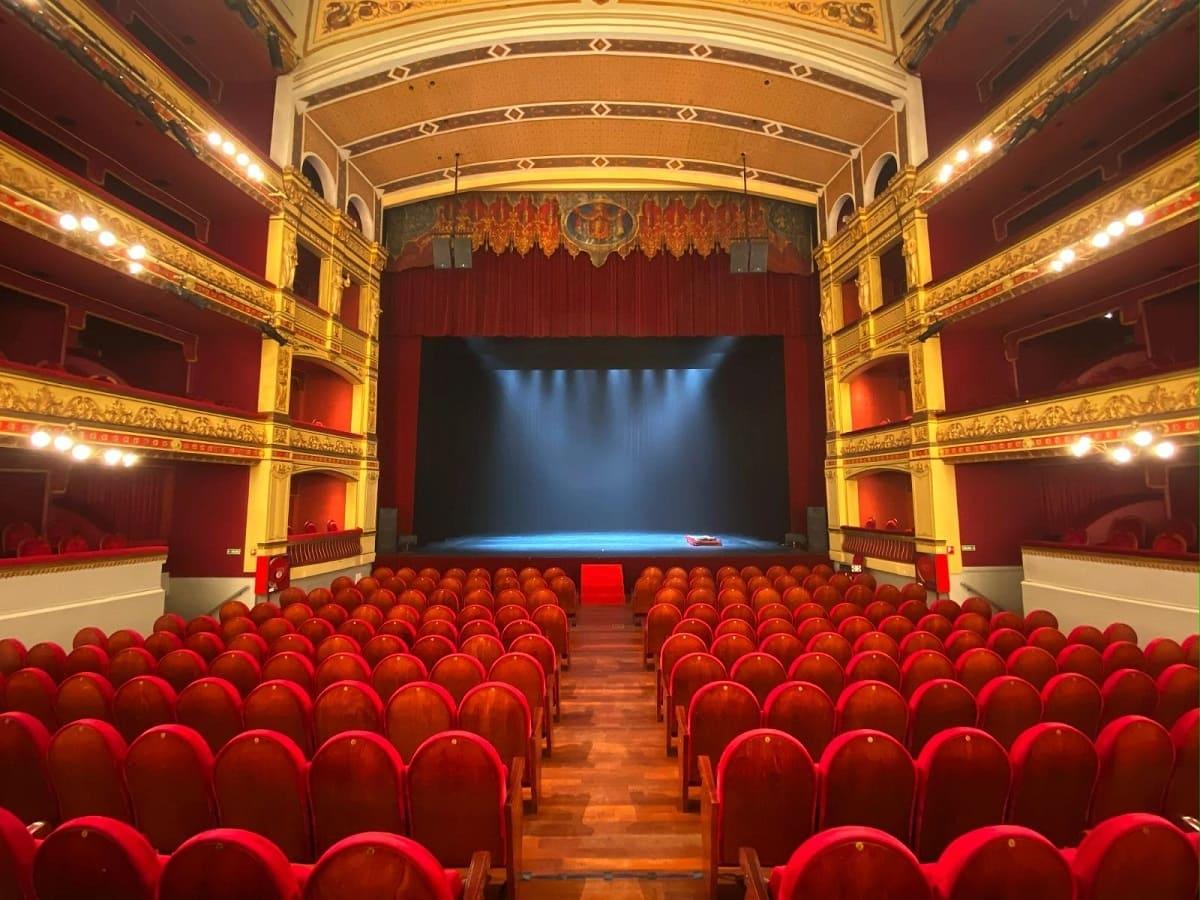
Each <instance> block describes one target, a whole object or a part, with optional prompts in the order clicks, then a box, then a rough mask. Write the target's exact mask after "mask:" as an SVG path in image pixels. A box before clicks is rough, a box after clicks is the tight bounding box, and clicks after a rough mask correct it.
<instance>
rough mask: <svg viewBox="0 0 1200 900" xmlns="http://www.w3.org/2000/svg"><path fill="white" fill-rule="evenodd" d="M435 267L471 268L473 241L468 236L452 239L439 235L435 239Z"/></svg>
mask: <svg viewBox="0 0 1200 900" xmlns="http://www.w3.org/2000/svg"><path fill="white" fill-rule="evenodd" d="M433 267H434V268H435V269H469V268H471V239H470V238H469V237H467V236H466V235H462V236H459V237H453V238H452V237H450V236H449V235H439V236H437V237H435V238H434V239H433Z"/></svg>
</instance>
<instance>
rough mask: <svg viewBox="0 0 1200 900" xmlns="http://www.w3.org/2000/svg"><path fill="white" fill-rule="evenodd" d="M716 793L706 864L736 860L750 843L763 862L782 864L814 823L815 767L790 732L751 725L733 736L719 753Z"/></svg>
mask: <svg viewBox="0 0 1200 900" xmlns="http://www.w3.org/2000/svg"><path fill="white" fill-rule="evenodd" d="M716 796H717V801H718V803H719V814H718V816H717V821H716V840H715V841H713V848H712V850H713V854H714V857H715V858H714V859H712V860H710V861H708V862H709V863H710V865H715V866H732V865H737V863H738V851H739V850H740V848H742V847H752V848H754V850H755V852H757V853H758V858H759V861H760V862H761V863H762V864H763V865H766V866H777V865H783V864H784V863H785V862H786V861H787V859H788V857H790V856H791V854H792V851H793V850H794V849H795V848H796V847H798V846H800V845H801V844H802V843H803V842H804V841H805V840H807V839H808V837H809V836H810V835H811V834H812V832H813V828H814V827H815V818H816V796H817V770H816V766H815V765H814V764H813V761H812V759H811V757H810V756H809V754H808V752H807V751H806V750H805V749H804V747H803V746H802V745H801V744H800V742H799V741H797V740H796V739H795V738H793V737H792V736H791V735H788V734H784V733H782V732H780V731H776V730H773V729H770V728H757V729H754V730H751V731H747V732H745V733H743V734H740V735H738V736H737V737H735V738H734V739H733V740H732V741H730V742H729V745H728V746H727V747H726V748H725V751H724V752H723V753H722V754H721V756H720V759H719V760H718V762H717V768H716Z"/></svg>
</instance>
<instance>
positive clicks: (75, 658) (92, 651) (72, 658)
mask: <svg viewBox="0 0 1200 900" xmlns="http://www.w3.org/2000/svg"><path fill="white" fill-rule="evenodd" d="M108 666H109V659H108V652H107V651H106V650H105V649H104V648H103V647H99V646H96V645H95V644H83V645H82V646H79V647H76V648H75V649H74V650H72V651H71V652H70V653H68V654H67V659H66V662H65V663H64V664H63V675H64V676H68V675H74V674H76V673H78V672H95V673H96V674H97V675H103V676H104V677H106V678H107V677H108Z"/></svg>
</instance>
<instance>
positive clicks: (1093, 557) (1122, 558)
mask: <svg viewBox="0 0 1200 900" xmlns="http://www.w3.org/2000/svg"><path fill="white" fill-rule="evenodd" d="M1021 554H1022V555H1023V556H1044V557H1048V558H1049V559H1068V560H1071V561H1072V562H1086V563H1112V564H1113V565H1118V566H1130V567H1132V568H1135V569H1157V570H1159V571H1162V572H1192V573H1195V572H1200V560H1196V559H1165V558H1163V557H1160V556H1141V555H1137V554H1133V553H1105V552H1103V551H1088V550H1073V549H1071V548H1069V547H1063V548H1062V549H1060V548H1058V547H1041V546H1030V545H1029V544H1025V545H1023V546H1022V547H1021Z"/></svg>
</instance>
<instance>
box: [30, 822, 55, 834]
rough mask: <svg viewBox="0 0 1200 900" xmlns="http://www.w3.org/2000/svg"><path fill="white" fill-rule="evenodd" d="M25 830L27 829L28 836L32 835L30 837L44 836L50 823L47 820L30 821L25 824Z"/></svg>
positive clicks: (48, 830) (48, 831)
mask: <svg viewBox="0 0 1200 900" xmlns="http://www.w3.org/2000/svg"><path fill="white" fill-rule="evenodd" d="M25 830H26V831H28V832H29V834H30V836H32V837H44V836H45V835H47V834H49V833H50V823H49V822H31V823H30V824H28V825H26V826H25Z"/></svg>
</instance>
